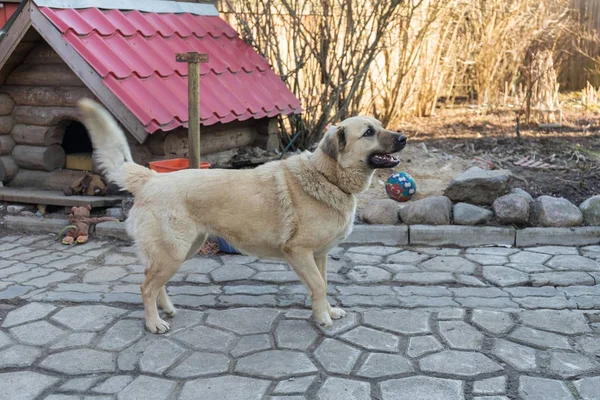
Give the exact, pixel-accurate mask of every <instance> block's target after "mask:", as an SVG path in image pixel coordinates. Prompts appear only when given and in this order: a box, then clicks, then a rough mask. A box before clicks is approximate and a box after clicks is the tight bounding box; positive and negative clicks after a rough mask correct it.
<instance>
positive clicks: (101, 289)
mask: <svg viewBox="0 0 600 400" xmlns="http://www.w3.org/2000/svg"><path fill="white" fill-rule="evenodd" d="M110 287H111V285H108V284H88V283H59V284H58V285H56V288H54V290H55V291H57V292H82V293H89V292H98V293H106V292H108V291H109V290H111V289H110ZM112 288H113V289H112V290H113V291H122V292H129V293H138V294H139V293H140V285H113V286H112ZM133 288H135V290H134V291H132V289H133Z"/></svg>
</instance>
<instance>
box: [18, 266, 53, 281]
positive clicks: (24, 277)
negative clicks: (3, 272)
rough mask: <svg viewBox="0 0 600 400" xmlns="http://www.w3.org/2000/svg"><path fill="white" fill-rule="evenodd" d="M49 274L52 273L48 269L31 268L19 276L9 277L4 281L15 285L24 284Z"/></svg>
mask: <svg viewBox="0 0 600 400" xmlns="http://www.w3.org/2000/svg"><path fill="white" fill-rule="evenodd" d="M51 272H53V271H52V270H51V269H48V268H42V267H39V268H33V269H30V270H28V271H25V272H22V273H20V274H14V275H11V276H10V277H9V278H6V280H10V281H12V282H17V283H25V282H27V281H29V280H31V279H34V278H38V277H40V276H44V275H49V274H50V273H51Z"/></svg>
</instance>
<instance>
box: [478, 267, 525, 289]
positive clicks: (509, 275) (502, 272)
mask: <svg viewBox="0 0 600 400" xmlns="http://www.w3.org/2000/svg"><path fill="white" fill-rule="evenodd" d="M483 277H484V278H485V279H487V280H488V281H489V282H491V283H493V284H495V285H498V286H515V285H523V284H525V283H527V282H529V275H528V274H526V273H524V272H521V271H518V270H516V269H513V268H509V267H500V266H494V265H489V266H484V267H483Z"/></svg>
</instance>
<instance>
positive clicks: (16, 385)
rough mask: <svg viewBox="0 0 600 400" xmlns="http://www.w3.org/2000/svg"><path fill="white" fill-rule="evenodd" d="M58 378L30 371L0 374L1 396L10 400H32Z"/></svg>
mask: <svg viewBox="0 0 600 400" xmlns="http://www.w3.org/2000/svg"><path fill="white" fill-rule="evenodd" d="M58 381H59V378H56V377H53V376H48V375H45V374H40V373H37V372H32V371H18V372H5V373H0V387H1V388H2V396H3V397H4V398H5V399H10V400H34V399H35V398H36V397H37V396H38V395H40V394H41V393H42V392H44V391H45V390H46V389H48V388H49V387H51V386H52V385H54V384H55V383H56V382H58Z"/></svg>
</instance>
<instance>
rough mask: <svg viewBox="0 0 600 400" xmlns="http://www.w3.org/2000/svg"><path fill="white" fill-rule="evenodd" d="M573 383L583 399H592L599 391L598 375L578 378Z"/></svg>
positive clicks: (599, 379)
mask: <svg viewBox="0 0 600 400" xmlns="http://www.w3.org/2000/svg"><path fill="white" fill-rule="evenodd" d="M573 385H574V386H575V388H576V389H577V391H578V392H579V395H580V396H581V398H582V399H583V400H594V399H595V398H596V397H597V396H598V393H600V376H595V377H590V378H583V379H579V380H576V381H575V382H573Z"/></svg>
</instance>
